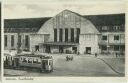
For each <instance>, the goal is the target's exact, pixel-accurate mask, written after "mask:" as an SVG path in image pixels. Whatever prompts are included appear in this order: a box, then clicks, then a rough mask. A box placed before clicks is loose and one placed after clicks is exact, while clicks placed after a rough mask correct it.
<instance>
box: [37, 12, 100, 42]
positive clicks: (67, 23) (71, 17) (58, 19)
mask: <svg viewBox="0 0 128 83" xmlns="http://www.w3.org/2000/svg"><path fill="white" fill-rule="evenodd" d="M55 28H56V29H57V31H58V36H57V39H58V40H59V35H60V34H59V29H63V31H64V29H65V28H67V29H69V36H68V39H69V42H70V39H71V38H70V37H71V36H70V35H71V34H70V33H71V32H70V31H71V30H70V29H71V28H73V29H76V28H79V29H80V34H88V33H92V34H94V33H95V34H99V31H98V30H97V29H96V27H95V26H94V25H93V24H92V23H91V22H90V21H89V20H87V19H86V18H83V17H82V16H79V15H77V14H75V13H72V12H69V11H63V12H61V13H59V14H58V15H56V16H55V17H53V18H51V19H49V20H48V21H47V22H45V23H44V25H43V26H42V27H41V28H40V30H39V31H38V34H50V37H49V42H54V29H55ZM75 35H76V34H75ZM63 38H65V37H64V34H63ZM63 40H64V39H63Z"/></svg>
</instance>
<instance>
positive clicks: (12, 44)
mask: <svg viewBox="0 0 128 83" xmlns="http://www.w3.org/2000/svg"><path fill="white" fill-rule="evenodd" d="M11 47H14V35H11Z"/></svg>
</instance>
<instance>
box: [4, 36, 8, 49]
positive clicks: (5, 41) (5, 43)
mask: <svg viewBox="0 0 128 83" xmlns="http://www.w3.org/2000/svg"><path fill="white" fill-rule="evenodd" d="M7 41H8V39H7V35H5V36H4V46H6V47H7Z"/></svg>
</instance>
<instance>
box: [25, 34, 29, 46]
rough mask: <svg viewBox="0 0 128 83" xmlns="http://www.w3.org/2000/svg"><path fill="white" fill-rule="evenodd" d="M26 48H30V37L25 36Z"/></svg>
mask: <svg viewBox="0 0 128 83" xmlns="http://www.w3.org/2000/svg"><path fill="white" fill-rule="evenodd" d="M25 46H26V48H28V47H29V36H28V35H26V36H25Z"/></svg>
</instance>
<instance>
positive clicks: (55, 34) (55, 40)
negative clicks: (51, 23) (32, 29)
mask: <svg viewBox="0 0 128 83" xmlns="http://www.w3.org/2000/svg"><path fill="white" fill-rule="evenodd" d="M54 42H57V29H54Z"/></svg>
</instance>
